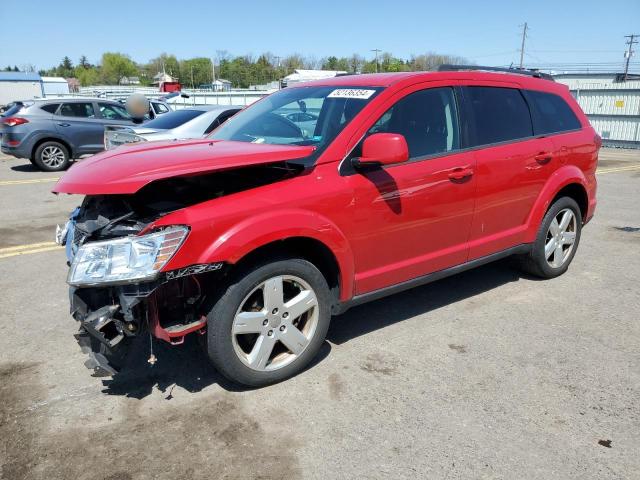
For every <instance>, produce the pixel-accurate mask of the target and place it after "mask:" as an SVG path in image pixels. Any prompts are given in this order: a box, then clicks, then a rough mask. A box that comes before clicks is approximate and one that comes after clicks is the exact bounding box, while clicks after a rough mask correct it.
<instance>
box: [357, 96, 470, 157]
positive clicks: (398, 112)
mask: <svg viewBox="0 0 640 480" xmlns="http://www.w3.org/2000/svg"><path fill="white" fill-rule="evenodd" d="M374 133H399V134H401V135H403V136H404V138H405V140H406V141H407V146H408V147H409V158H410V159H415V158H420V157H425V156H428V155H435V154H440V153H445V152H450V151H452V150H457V149H459V148H460V140H459V134H458V118H457V113H456V101H455V96H454V94H453V90H452V89H451V88H448V87H445V88H430V89H427V90H420V91H418V92H415V93H411V94H409V95H407V96H406V97H404V98H402V99H400V100H399V101H398V102H397V103H396V104H395V105H394V106H393V107H391V108H390V109H389V110H387V111H386V112H385V113H384V114H383V115H382V117H380V119H379V120H378V121H377V122H376V123H375V124H374V125H373V127H371V129H370V130H369V132H368V134H369V135H372V134H374Z"/></svg>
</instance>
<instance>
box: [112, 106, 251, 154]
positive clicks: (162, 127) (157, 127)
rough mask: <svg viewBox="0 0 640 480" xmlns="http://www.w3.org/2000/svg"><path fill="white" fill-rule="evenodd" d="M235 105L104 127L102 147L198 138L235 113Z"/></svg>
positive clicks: (193, 108)
mask: <svg viewBox="0 0 640 480" xmlns="http://www.w3.org/2000/svg"><path fill="white" fill-rule="evenodd" d="M242 108H243V107H240V106H236V105H203V106H200V107H189V108H183V109H180V110H176V111H173V112H170V113H166V114H164V115H162V116H161V117H159V118H156V119H155V120H151V121H149V122H147V123H144V124H142V125H139V126H132V127H125V126H118V125H110V126H106V127H105V129H104V148H105V149H106V150H111V149H113V148H116V147H118V146H120V145H123V144H125V143H136V142H144V141H153V140H175V139H183V138H200V137H203V136H204V135H207V134H209V133H211V132H212V131H213V130H214V129H215V128H217V127H218V126H219V125H222V124H223V123H224V122H225V121H226V120H228V119H229V118H231V117H232V116H233V115H235V114H236V113H238V112H239V111H240V110H241V109H242Z"/></svg>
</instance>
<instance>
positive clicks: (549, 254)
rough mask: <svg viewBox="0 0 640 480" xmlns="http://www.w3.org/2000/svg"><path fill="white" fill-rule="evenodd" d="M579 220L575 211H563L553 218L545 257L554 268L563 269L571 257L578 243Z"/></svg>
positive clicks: (546, 243) (546, 242) (545, 248)
mask: <svg viewBox="0 0 640 480" xmlns="http://www.w3.org/2000/svg"><path fill="white" fill-rule="evenodd" d="M576 229H577V219H576V216H575V214H574V213H573V210H571V209H569V208H565V209H562V210H560V211H559V212H558V214H557V215H556V216H555V217H554V218H553V221H552V222H551V225H549V230H548V231H547V238H546V240H545V246H544V256H545V258H546V259H547V263H548V264H549V265H550V266H551V267H553V268H560V267H562V266H563V265H564V264H565V262H566V261H567V259H568V258H569V257H570V256H571V252H572V251H573V247H574V244H575V242H576V231H577V230H576Z"/></svg>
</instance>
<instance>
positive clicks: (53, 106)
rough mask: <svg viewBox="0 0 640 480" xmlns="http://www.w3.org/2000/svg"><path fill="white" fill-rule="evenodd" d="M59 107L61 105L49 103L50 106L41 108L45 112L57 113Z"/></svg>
mask: <svg viewBox="0 0 640 480" xmlns="http://www.w3.org/2000/svg"><path fill="white" fill-rule="evenodd" d="M59 106H60V104H59V103H49V104H48V105H42V106H41V107H40V110H44V111H45V112H47V113H56V110H58V107H59Z"/></svg>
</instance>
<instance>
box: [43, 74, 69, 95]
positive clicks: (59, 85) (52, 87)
mask: <svg viewBox="0 0 640 480" xmlns="http://www.w3.org/2000/svg"><path fill="white" fill-rule="evenodd" d="M42 87H43V88H44V94H45V96H47V95H59V94H61V93H69V83H68V82H67V80H66V79H64V78H62V77H42Z"/></svg>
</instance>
